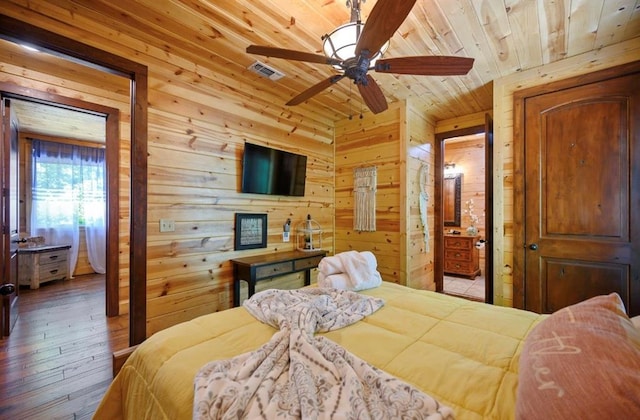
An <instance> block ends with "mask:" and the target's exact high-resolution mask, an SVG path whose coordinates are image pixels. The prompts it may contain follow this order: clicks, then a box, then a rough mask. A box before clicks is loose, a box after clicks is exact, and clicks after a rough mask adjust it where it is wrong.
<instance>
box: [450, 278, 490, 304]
mask: <svg viewBox="0 0 640 420" xmlns="http://www.w3.org/2000/svg"><path fill="white" fill-rule="evenodd" d="M443 288H444V292H445V293H446V294H450V295H456V296H461V297H464V298H470V299H473V300H480V301H482V302H484V276H483V275H480V276H477V277H476V278H475V279H474V280H469V279H465V278H462V277H451V276H444V286H443Z"/></svg>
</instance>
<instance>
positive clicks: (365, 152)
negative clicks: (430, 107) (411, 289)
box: [335, 104, 406, 284]
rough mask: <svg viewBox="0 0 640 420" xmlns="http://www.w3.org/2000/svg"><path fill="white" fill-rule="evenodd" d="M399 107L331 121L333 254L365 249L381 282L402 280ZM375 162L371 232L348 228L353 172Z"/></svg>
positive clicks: (401, 111)
mask: <svg viewBox="0 0 640 420" xmlns="http://www.w3.org/2000/svg"><path fill="white" fill-rule="evenodd" d="M403 121H404V107H403V106H399V105H398V104H396V105H394V106H392V107H391V108H390V109H389V110H388V111H387V112H383V113H381V114H378V115H376V116H375V117H372V118H370V119H369V118H368V119H357V118H353V119H351V120H350V119H345V120H343V121H338V122H337V123H336V157H335V161H336V169H335V171H336V192H335V196H336V198H335V214H336V231H335V238H336V242H335V243H336V245H335V252H336V253H338V252H343V251H349V250H356V251H371V252H373V253H374V255H375V256H376V258H377V260H378V271H380V273H381V274H382V278H383V279H385V280H387V281H392V282H395V283H401V284H404V282H406V279H405V278H404V275H403V272H402V271H403V267H402V266H403V264H401V255H402V253H401V251H402V250H401V248H400V247H401V240H400V238H401V234H402V231H401V219H402V216H403V213H402V212H403V208H402V207H403V204H401V201H400V200H401V197H403V196H404V194H405V193H404V190H403V188H404V186H403V185H402V174H401V168H402V167H403V166H404V165H403V162H404V160H405V156H404V153H403V151H402V150H401V147H400V144H401V143H400V142H401V137H402V136H404V133H403V132H402V130H403V129H404V124H403ZM372 166H375V167H376V170H377V181H378V183H377V192H376V231H375V232H359V231H355V230H354V226H353V220H354V210H353V208H354V206H353V188H354V177H353V172H354V169H356V168H362V167H372Z"/></svg>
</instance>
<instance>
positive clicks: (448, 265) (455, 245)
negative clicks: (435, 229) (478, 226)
mask: <svg viewBox="0 0 640 420" xmlns="http://www.w3.org/2000/svg"><path fill="white" fill-rule="evenodd" d="M478 240H480V236H467V235H445V236H444V273H445V274H451V275H454V276H464V277H469V278H470V279H474V278H475V277H476V276H477V275H479V274H480V262H479V251H478V249H477V248H476V246H475V245H476V242H478Z"/></svg>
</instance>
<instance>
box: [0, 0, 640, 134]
mask: <svg viewBox="0 0 640 420" xmlns="http://www.w3.org/2000/svg"><path fill="white" fill-rule="evenodd" d="M375 4H376V2H375V1H369V2H366V3H365V2H363V4H362V17H363V20H364V21H366V20H367V17H368V16H369V13H370V12H371V9H372V8H373V7H374V6H375ZM3 6H4V7H3V12H4V13H6V14H8V15H11V16H14V17H17V18H18V17H20V16H25V17H26V18H28V19H31V20H32V22H33V23H34V24H36V25H42V26H44V27H47V28H49V29H56V30H57V31H58V33H60V34H62V35H65V36H67V37H70V38H74V39H82V40H84V42H87V43H88V44H91V45H100V44H103V45H105V47H106V49H107V50H108V51H111V52H115V51H116V50H121V51H122V52H123V55H124V56H125V57H136V56H137V55H138V54H142V55H145V56H147V57H148V59H150V60H145V61H146V62H147V64H148V65H149V67H150V68H156V63H158V62H163V61H165V60H167V61H170V62H172V63H173V65H172V66H169V67H167V68H165V69H163V70H160V68H161V67H163V66H162V65H159V66H158V68H156V71H159V72H161V74H162V77H159V78H158V79H157V81H156V82H154V83H155V86H154V89H158V90H160V91H163V92H171V94H172V95H175V96H177V97H185V96H184V95H181V94H178V93H177V92H178V91H179V90H181V89H182V87H181V86H180V85H181V84H187V85H191V84H194V85H199V84H203V85H208V84H211V83H213V82H214V81H215V82H216V83H220V85H221V89H219V90H218V91H217V92H216V95H214V97H215V98H219V99H220V100H221V101H222V102H224V103H225V106H227V107H229V108H235V109H236V111H231V112H232V113H233V114H239V112H238V111H239V110H240V109H241V108H244V107H246V108H248V109H254V110H258V112H259V113H263V115H264V117H265V118H283V119H285V120H286V119H289V118H293V119H297V120H300V119H307V120H308V119H313V120H314V121H316V122H318V123H325V124H326V123H327V122H328V121H329V122H332V121H338V120H342V119H344V118H347V117H348V116H349V115H350V114H353V112H354V111H353V110H356V112H357V111H358V110H360V109H361V108H362V107H363V105H362V101H361V99H360V95H358V94H357V93H354V92H353V86H352V85H351V83H350V82H349V81H347V80H344V81H341V82H339V83H337V84H335V85H333V86H332V87H331V88H330V89H327V90H326V91H324V92H322V93H320V94H319V95H317V96H316V97H314V98H313V99H312V100H310V101H306V102H305V103H303V104H302V105H300V106H296V107H291V108H285V107H284V106H283V104H285V103H286V102H287V101H288V100H289V99H291V98H293V97H294V96H295V95H297V94H298V93H300V92H301V91H303V90H305V89H306V88H308V87H310V86H312V85H314V84H315V83H317V82H319V81H321V80H324V79H327V78H328V77H330V76H331V75H333V74H335V72H334V70H333V68H332V67H331V66H328V65H320V64H312V63H306V62H300V61H288V60H283V59H277V58H268V57H262V56H253V55H249V54H247V53H246V52H245V49H246V47H247V46H248V45H250V44H264V45H271V46H277V47H283V48H289V49H294V50H299V51H303V52H311V53H320V52H321V48H322V40H321V37H322V36H323V35H324V34H327V33H329V32H330V31H332V30H333V29H334V28H335V27H337V26H339V25H342V24H344V23H346V22H347V21H348V20H349V17H350V10H349V8H347V7H345V4H344V2H343V1H335V2H319V1H318V2H315V1H314V2H311V1H299V2H291V1H288V0H261V1H257V2H256V1H249V0H238V1H233V2H211V1H209V2H204V3H203V2H197V1H193V0H189V1H180V2H168V1H163V2H158V1H150V0H144V1H135V2H125V1H112V0H94V1H92V2H77V1H71V0H61V1H56V2H53V1H50V0H49V1H46V0H35V1H30V2H25V1H21V0H11V1H5V2H4V3H3ZM639 19H640V9H639V8H638V5H637V2H636V1H635V0H617V1H604V0H557V1H553V2H552V1H531V0H506V1H505V0H459V1H450V0H418V1H417V2H416V4H415V5H414V6H413V8H412V10H411V13H410V15H409V16H408V17H407V19H405V21H404V22H403V24H402V25H401V26H400V28H399V29H398V31H397V32H396V34H394V36H393V37H392V38H391V44H390V47H389V50H388V51H387V53H386V57H401V56H412V55H453V56H465V57H473V58H474V59H475V62H474V66H473V69H472V70H471V71H470V72H469V74H467V75H465V76H461V77H424V76H409V75H392V74H375V73H374V76H375V78H376V81H377V82H378V84H379V85H380V86H381V88H382V91H383V92H384V94H385V96H386V97H387V99H388V100H389V101H391V102H400V101H407V102H412V103H413V105H412V106H414V107H415V108H416V109H419V110H420V111H421V112H422V113H424V114H426V113H429V114H431V115H432V116H433V117H434V120H443V119H449V118H454V117H458V116H462V115H468V114H474V113H477V112H482V111H484V110H486V109H489V108H491V106H492V88H491V83H492V81H493V80H496V79H499V78H501V77H505V76H508V75H510V74H514V73H517V72H522V71H525V70H529V69H532V68H536V67H539V66H542V65H545V64H549V63H552V62H557V61H562V60H564V59H566V58H568V57H572V56H576V55H579V54H581V53H584V52H587V51H594V50H598V49H600V48H602V47H605V46H608V45H613V44H615V43H619V42H622V41H625V40H629V39H632V38H634V37H637V36H639V35H640V29H639V28H640V24H638V22H639ZM104 40H109V41H111V45H108V44H104ZM255 60H260V61H262V62H265V63H267V64H268V65H271V66H274V67H275V68H276V69H278V70H280V71H282V72H283V73H284V74H285V78H284V79H282V80H280V81H277V82H272V81H270V80H268V79H264V78H261V77H260V76H257V75H256V74H254V73H252V72H250V71H248V70H247V67H248V66H249V65H250V64H251V63H253V62H254V61H255ZM161 85H164V86H163V87H162V88H161V87H160V86H161ZM173 89H175V90H173ZM172 90H173V91H172ZM189 90H190V89H189ZM205 90H206V89H205ZM238 92H244V93H243V94H241V95H240V96H242V97H243V98H242V99H241V100H238V99H237V94H238ZM190 93H191V94H194V93H195V92H190ZM199 93H203V92H199ZM365 108H366V107H365ZM283 112H284V114H283ZM285 115H286V116H285Z"/></svg>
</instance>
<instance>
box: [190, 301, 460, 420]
mask: <svg viewBox="0 0 640 420" xmlns="http://www.w3.org/2000/svg"><path fill="white" fill-rule="evenodd" d="M383 304H384V302H383V301H382V300H381V299H377V298H372V297H368V296H362V295H359V294H357V293H353V292H349V291H340V290H335V289H302V290H290V291H285V290H266V291H264V292H260V293H257V294H255V295H253V296H252V297H251V298H250V299H249V300H247V301H245V303H244V307H245V308H246V309H247V310H248V311H249V312H250V313H251V314H252V315H254V316H255V317H256V318H258V319H259V320H260V321H262V322H265V323H267V324H269V325H272V326H274V327H277V328H279V329H280V331H278V332H277V333H276V334H274V336H273V337H272V339H271V340H270V341H269V342H268V343H267V344H265V345H264V346H262V347H261V348H259V349H258V350H256V351H253V352H250V353H245V354H242V355H240V356H236V357H235V358H233V359H230V360H222V361H214V362H211V363H209V364H207V365H205V366H204V367H203V368H202V369H201V370H200V371H199V372H198V374H197V375H196V378H195V389H194V392H195V396H194V409H193V410H194V411H193V417H194V418H196V419H213V418H216V419H218V418H221V419H239V418H251V419H253V418H262V419H273V418H283V419H294V418H295V419H299V418H304V419H330V418H340V419H345V418H346V419H348V418H351V419H368V418H375V419H396V418H414V419H424V418H429V419H432V418H433V419H442V418H453V411H452V410H451V409H450V408H449V407H445V406H441V405H440V404H438V402H437V401H435V400H434V399H433V398H431V397H430V396H428V395H426V394H424V393H422V392H421V391H419V390H418V389H416V388H414V387H412V386H411V385H409V384H407V383H405V382H402V381H400V380H399V379H397V378H395V377H393V376H391V375H389V374H387V373H385V372H383V371H381V370H379V369H377V368H375V367H373V366H371V365H369V364H368V363H366V362H364V361H363V360H360V359H358V358H357V357H355V356H354V355H352V354H350V353H349V352H348V351H346V350H345V349H344V348H342V347H340V346H339V345H337V344H335V343H334V342H332V341H331V340H328V339H326V338H324V337H314V333H315V332H316V331H330V330H335V329H338V328H342V327H344V326H347V325H349V324H352V323H354V322H356V321H358V320H360V319H362V318H364V317H365V316H367V315H370V314H372V313H373V312H375V311H376V310H378V309H379V308H380V307H382V305H383Z"/></svg>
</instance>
